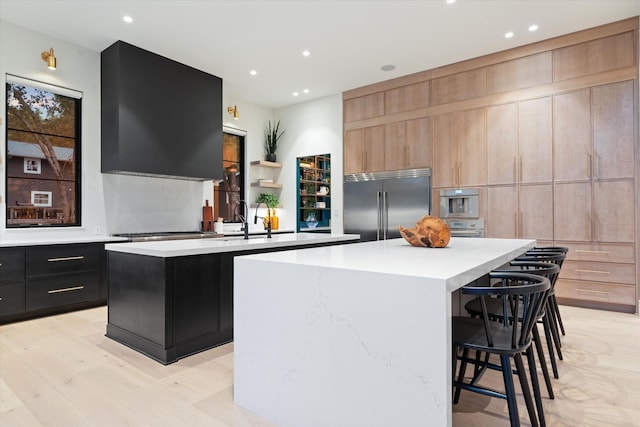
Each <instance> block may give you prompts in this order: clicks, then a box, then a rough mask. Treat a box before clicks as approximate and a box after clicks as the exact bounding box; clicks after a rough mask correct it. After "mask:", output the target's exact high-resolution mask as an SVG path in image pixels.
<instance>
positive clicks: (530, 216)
mask: <svg viewBox="0 0 640 427" xmlns="http://www.w3.org/2000/svg"><path fill="white" fill-rule="evenodd" d="M518 202H519V206H520V212H519V215H520V218H519V224H518V230H519V233H518V237H520V238H522V239H537V240H553V186H552V185H551V184H537V185H521V186H520V193H519V198H518Z"/></svg>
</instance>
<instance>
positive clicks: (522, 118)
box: [518, 96, 553, 183]
mask: <svg viewBox="0 0 640 427" xmlns="http://www.w3.org/2000/svg"><path fill="white" fill-rule="evenodd" d="M551 110H552V102H551V97H550V96H547V97H544V98H537V99H530V100H526V101H520V102H519V103H518V153H519V159H518V160H519V161H518V169H519V173H518V178H519V179H518V180H519V181H520V182H521V183H542V182H551V180H552V178H553V174H552V168H553V161H552V158H553V157H552V112H551Z"/></svg>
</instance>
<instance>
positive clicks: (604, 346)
mask: <svg viewBox="0 0 640 427" xmlns="http://www.w3.org/2000/svg"><path fill="white" fill-rule="evenodd" d="M561 311H562V315H563V319H564V321H565V325H566V328H567V335H566V336H565V337H564V339H563V350H564V352H565V360H564V361H562V362H560V379H559V380H554V387H555V391H556V399H555V400H554V401H551V400H548V399H545V410H546V415H547V424H548V425H550V426H593V427H596V426H597V427H603V426H640V318H639V317H638V316H634V315H628V314H619V313H610V312H604V311H596V310H586V309H578V308H573V307H564V306H563V307H561ZM106 316H107V311H106V308H105V307H101V308H96V309H91V310H85V311H79V312H75V313H70V314H64V315H60V316H53V317H48V318H43V319H37V320H32V321H26V322H20V323H14V324H9V325H4V326H0V426H3V427H8V426H11V427H13V426H16V427H21V426H29V427H31V426H65V427H72V426H109V427H111V426H212V427H221V426H226V427H230V426H233V427H236V426H237V427H249V426H251V427H255V426H265V427H266V426H273V424H271V423H269V422H267V421H265V420H261V419H260V418H259V417H257V416H255V415H253V414H251V413H250V412H248V411H245V410H243V409H241V408H238V407H237V406H235V405H234V404H233V344H228V345H225V346H222V347H218V348H216V349H213V350H209V351H206V352H203V353H200V354H197V355H194V356H191V357H188V358H186V359H182V360H180V361H178V362H176V363H174V364H172V365H168V366H163V365H161V364H159V363H157V362H154V361H152V360H151V359H149V358H147V357H145V356H142V355H140V354H138V353H137V352H135V351H133V350H130V349H129V348H127V347H125V346H122V345H120V344H118V343H116V342H114V341H112V340H110V339H108V338H106V337H105V336H104V332H105V323H106ZM491 374H493V373H491ZM488 375H489V374H488ZM486 379H487V380H488V381H494V380H495V381H497V382H496V384H500V381H501V380H500V377H495V378H491V377H487V378H486ZM520 398H521V396H520ZM521 406H522V405H521ZM521 419H522V422H523V425H529V423H528V420H527V415H526V410H525V408H524V407H521ZM507 425H509V422H508V412H507V409H506V405H505V402H504V401H501V400H499V399H490V398H487V397H484V396H480V395H477V394H474V393H469V392H464V391H463V394H462V398H461V402H460V404H458V405H456V406H455V407H454V426H491V427H495V426H507ZM300 427H304V426H300ZM327 427H333V426H327ZM349 427H369V426H349ZM390 427H402V426H390ZM428 427H431V426H428ZM436 427H437V426H436Z"/></svg>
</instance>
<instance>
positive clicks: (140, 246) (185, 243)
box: [105, 233, 360, 258]
mask: <svg viewBox="0 0 640 427" xmlns="http://www.w3.org/2000/svg"><path fill="white" fill-rule="evenodd" d="M358 239H360V236H359V235H358V234H320V233H296V234H277V235H274V236H273V237H271V238H270V239H268V238H266V237H264V236H262V235H260V236H250V238H249V239H248V240H244V239H242V238H241V237H232V238H230V239H226V238H224V237H222V238H213V239H189V240H165V241H155V242H131V243H111V244H107V245H105V249H106V250H108V251H114V252H124V253H130V254H136V255H148V256H155V257H161V258H168V257H176V256H187V255H201V254H210V253H220V252H236V251H245V250H256V249H266V248H281V247H291V248H295V247H296V246H300V245H310V244H321V243H331V242H348V241H356V240H358Z"/></svg>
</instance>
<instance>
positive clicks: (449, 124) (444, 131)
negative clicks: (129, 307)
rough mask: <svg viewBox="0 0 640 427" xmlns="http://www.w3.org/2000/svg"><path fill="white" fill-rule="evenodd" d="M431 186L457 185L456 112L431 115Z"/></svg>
mask: <svg viewBox="0 0 640 427" xmlns="http://www.w3.org/2000/svg"><path fill="white" fill-rule="evenodd" d="M433 165H434V167H433V171H432V176H433V187H434V188H446V187H455V186H456V185H457V182H458V181H457V176H458V175H457V173H458V169H457V167H458V118H457V113H447V114H438V115H436V116H433Z"/></svg>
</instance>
